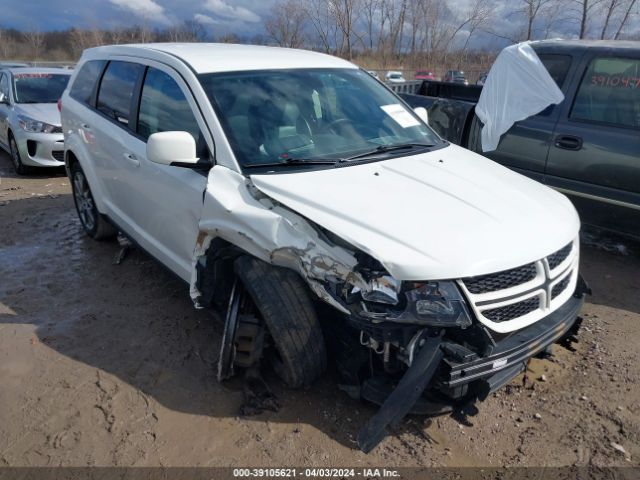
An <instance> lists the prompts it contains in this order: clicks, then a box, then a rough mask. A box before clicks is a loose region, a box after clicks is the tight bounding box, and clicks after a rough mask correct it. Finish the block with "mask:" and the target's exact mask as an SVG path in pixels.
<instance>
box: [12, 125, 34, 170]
mask: <svg viewBox="0 0 640 480" xmlns="http://www.w3.org/2000/svg"><path fill="white" fill-rule="evenodd" d="M9 150H10V153H11V162H12V163H13V169H14V170H15V171H16V173H17V174H18V175H26V174H27V173H29V167H27V166H26V165H25V164H24V163H22V158H20V150H18V144H17V143H16V139H15V138H13V135H12V134H11V133H9Z"/></svg>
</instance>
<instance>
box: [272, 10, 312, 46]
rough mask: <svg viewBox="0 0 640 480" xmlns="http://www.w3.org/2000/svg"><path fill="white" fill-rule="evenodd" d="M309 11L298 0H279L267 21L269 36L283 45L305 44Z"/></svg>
mask: <svg viewBox="0 0 640 480" xmlns="http://www.w3.org/2000/svg"><path fill="white" fill-rule="evenodd" d="M307 19H308V16H307V12H306V11H305V8H304V6H303V5H301V4H300V2H299V1H296V0H279V1H278V2H277V3H276V4H275V5H274V7H273V13H272V14H271V16H270V17H269V18H267V21H266V23H265V29H266V30H267V33H268V34H269V36H270V37H271V38H272V39H273V40H274V41H275V42H276V43H277V44H278V45H279V46H281V47H289V48H300V47H302V46H303V45H304V41H305V38H304V29H305V26H306V23H307Z"/></svg>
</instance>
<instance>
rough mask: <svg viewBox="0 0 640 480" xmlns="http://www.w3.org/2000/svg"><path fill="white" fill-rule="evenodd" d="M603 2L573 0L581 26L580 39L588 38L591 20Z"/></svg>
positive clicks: (597, 0) (596, 0) (598, 0)
mask: <svg viewBox="0 0 640 480" xmlns="http://www.w3.org/2000/svg"><path fill="white" fill-rule="evenodd" d="M602 1H603V0H573V4H574V8H575V10H576V11H577V14H578V22H579V24H580V32H579V34H578V38H586V37H587V33H588V32H587V30H588V28H589V20H590V18H591V16H592V14H593V12H594V11H595V10H596V7H597V6H598V5H599V4H600V3H602Z"/></svg>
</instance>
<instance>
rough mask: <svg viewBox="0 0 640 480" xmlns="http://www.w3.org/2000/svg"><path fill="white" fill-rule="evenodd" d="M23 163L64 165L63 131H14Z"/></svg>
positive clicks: (44, 165) (47, 165)
mask: <svg viewBox="0 0 640 480" xmlns="http://www.w3.org/2000/svg"><path fill="white" fill-rule="evenodd" d="M14 135H15V139H16V143H17V144H18V150H19V151H20V159H21V160H22V163H24V164H25V165H28V166H32V167H60V166H63V165H64V135H63V134H62V133H30V132H25V131H24V130H20V129H16V131H15V132H14Z"/></svg>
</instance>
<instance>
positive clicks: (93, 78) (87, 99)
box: [69, 60, 106, 104]
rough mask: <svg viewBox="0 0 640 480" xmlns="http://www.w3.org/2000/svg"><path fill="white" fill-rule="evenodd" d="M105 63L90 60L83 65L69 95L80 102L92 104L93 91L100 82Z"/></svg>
mask: <svg viewBox="0 0 640 480" xmlns="http://www.w3.org/2000/svg"><path fill="white" fill-rule="evenodd" d="M105 63H106V62H105V61H104V60H90V61H88V62H86V63H85V64H84V65H82V67H81V68H80V71H79V72H78V75H77V76H76V78H75V80H74V81H73V85H71V90H69V95H70V96H71V97H73V98H75V99H76V100H78V101H80V102H83V103H86V104H90V103H91V101H92V96H93V89H94V88H95V86H96V83H97V82H98V78H99V77H100V73H101V72H102V69H103V68H104V64H105Z"/></svg>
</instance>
